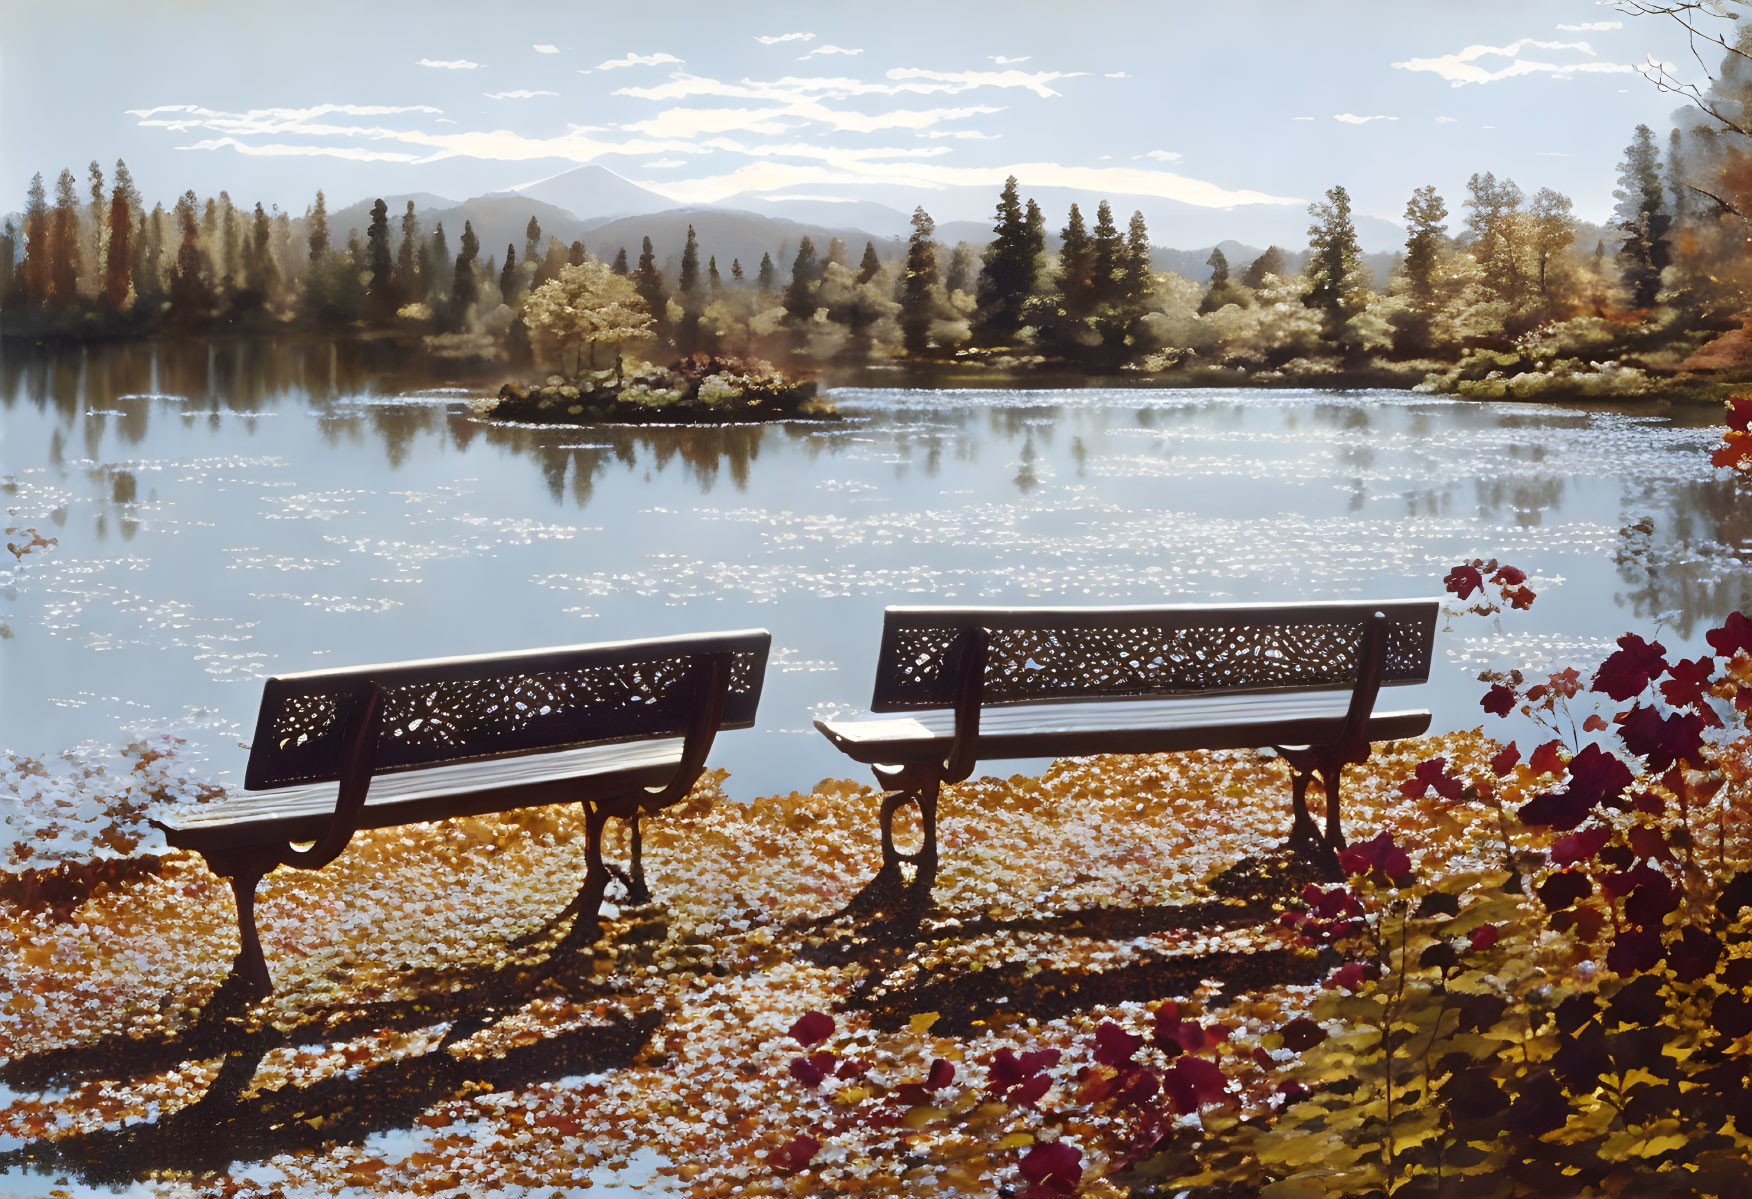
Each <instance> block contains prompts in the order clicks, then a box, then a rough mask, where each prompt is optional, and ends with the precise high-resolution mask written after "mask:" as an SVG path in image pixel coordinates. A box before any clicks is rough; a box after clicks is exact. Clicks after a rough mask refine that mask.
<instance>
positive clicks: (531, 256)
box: [523, 215, 541, 262]
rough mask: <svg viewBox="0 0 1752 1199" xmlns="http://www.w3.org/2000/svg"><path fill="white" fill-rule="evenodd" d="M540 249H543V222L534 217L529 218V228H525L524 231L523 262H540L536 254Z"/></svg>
mask: <svg viewBox="0 0 1752 1199" xmlns="http://www.w3.org/2000/svg"><path fill="white" fill-rule="evenodd" d="M540 247H541V222H540V221H538V220H536V219H535V217H534V216H533V215H532V216H530V218H529V224H528V225H527V226H525V227H524V230H523V261H525V262H536V261H538V260H539V258H538V255H537V254H536V250H537V249H539V248H540Z"/></svg>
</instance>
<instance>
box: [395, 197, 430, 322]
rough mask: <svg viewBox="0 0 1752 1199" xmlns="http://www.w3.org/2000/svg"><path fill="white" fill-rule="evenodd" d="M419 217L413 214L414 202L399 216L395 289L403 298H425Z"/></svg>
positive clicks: (409, 202)
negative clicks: (399, 229)
mask: <svg viewBox="0 0 1752 1199" xmlns="http://www.w3.org/2000/svg"><path fill="white" fill-rule="evenodd" d="M420 242H421V238H420V218H419V217H417V216H415V215H414V202H413V201H412V200H409V201H408V206H407V208H406V210H405V211H403V213H402V217H401V245H399V246H397V247H396V251H395V290H396V294H397V295H399V296H401V297H402V298H403V299H405V300H409V301H416V300H423V299H425V298H426V281H425V280H424V279H423V278H422V277H421V276H422V272H421V270H420Z"/></svg>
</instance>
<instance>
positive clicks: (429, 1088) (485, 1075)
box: [0, 907, 667, 1185]
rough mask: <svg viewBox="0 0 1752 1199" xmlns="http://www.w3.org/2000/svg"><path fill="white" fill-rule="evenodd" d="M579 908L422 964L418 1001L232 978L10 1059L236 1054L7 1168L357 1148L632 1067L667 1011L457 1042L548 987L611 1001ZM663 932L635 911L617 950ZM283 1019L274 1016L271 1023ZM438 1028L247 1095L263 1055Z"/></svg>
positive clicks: (121, 1178) (60, 1077) (48, 1066)
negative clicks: (196, 1085) (425, 1047)
mask: <svg viewBox="0 0 1752 1199" xmlns="http://www.w3.org/2000/svg"><path fill="white" fill-rule="evenodd" d="M573 914H574V909H573V908H572V907H568V908H567V909H566V910H565V911H564V912H562V913H560V914H559V915H557V916H555V917H554V918H553V919H552V920H550V921H549V922H548V924H547V925H546V926H545V927H544V929H542V930H538V931H537V932H535V933H533V934H531V935H529V936H526V937H523V938H521V939H520V940H519V941H518V942H516V943H514V945H513V946H509V947H507V948H512V949H515V948H522V949H523V950H524V953H523V954H522V955H521V956H513V955H510V954H508V955H507V958H509V959H510V960H502V961H500V962H496V963H493V964H488V965H479V966H471V967H461V968H454V967H452V968H424V967H415V968H411V969H410V970H408V971H407V972H405V974H404V975H403V976H402V977H400V978H398V984H399V986H400V988H401V989H402V990H404V991H405V992H406V993H408V994H409V995H410V996H411V997H409V998H400V999H393V1000H386V1001H381V1002H367V1003H353V1004H334V1005H319V1006H313V1007H308V1008H301V1009H298V1010H296V1011H295V1012H292V1013H283V1012H282V1013H267V1014H265V1013H263V1012H262V1011H260V1010H258V1009H256V1008H254V1007H253V1006H252V1004H251V1003H250V1001H249V999H248V998H247V996H246V995H245V993H244V988H243V984H242V982H241V980H240V979H239V978H238V977H237V976H236V975H235V974H233V975H232V976H230V977H228V978H227V979H226V980H225V982H223V983H222V984H221V985H220V986H219V988H218V989H217V990H216V991H215V992H214V993H213V995H212V997H211V998H210V999H209V1001H208V1002H207V1004H206V1006H205V1007H203V1008H202V1009H201V1011H200V1013H199V1015H198V1016H197V1017H196V1019H195V1020H194V1021H193V1023H191V1024H190V1025H188V1026H187V1027H185V1028H183V1029H181V1030H179V1031H177V1032H174V1033H172V1034H170V1035H168V1036H164V1037H160V1038H137V1037H132V1036H128V1035H126V1034H120V1035H115V1036H110V1037H106V1038H103V1039H101V1040H99V1041H96V1042H93V1043H90V1044H85V1045H79V1046H70V1047H66V1048H61V1049H55V1050H50V1051H47V1052H44V1053H39V1054H32V1055H29V1056H25V1057H21V1058H17V1059H14V1060H12V1061H10V1062H6V1063H4V1064H3V1065H0V1085H5V1086H9V1087H13V1088H17V1089H43V1088H47V1087H50V1086H67V1085H76V1084H78V1083H81V1082H89V1081H94V1080H103V1081H119V1082H122V1083H124V1084H125V1083H127V1082H128V1081H129V1080H135V1081H141V1080H144V1079H147V1078H150V1077H152V1076H155V1075H158V1074H161V1073H163V1072H165V1071H168V1070H172V1069H174V1068H176V1067H178V1066H180V1065H183V1064H185V1063H190V1062H201V1061H212V1060H213V1059H215V1058H222V1059H223V1061H222V1062H221V1064H220V1066H219V1070H218V1074H217V1075H216V1076H215V1077H214V1079H213V1081H212V1082H211V1083H210V1084H209V1085H208V1087H207V1090H206V1093H205V1094H204V1095H202V1097H201V1098H200V1099H198V1100H197V1101H195V1102H194V1103H192V1104H189V1105H188V1106H187V1107H183V1108H180V1109H178V1110H177V1111H174V1112H171V1113H168V1114H165V1115H161V1116H159V1117H158V1118H157V1119H154V1120H149V1121H141V1122H136V1123H131V1124H126V1125H124V1126H122V1127H120V1128H102V1129H98V1130H94V1131H90V1132H84V1133H75V1134H72V1135H69V1136H65V1137H60V1138H56V1139H54V1140H39V1141H31V1142H27V1143H26V1144H25V1145H23V1146H21V1147H19V1148H16V1149H13V1150H10V1151H8V1152H5V1153H0V1170H5V1169H8V1168H17V1167H24V1168H27V1169H30V1168H34V1169H38V1170H43V1171H51V1172H57V1173H68V1174H74V1175H77V1176H79V1177H80V1178H81V1179H82V1180H83V1181H84V1182H86V1183H89V1184H100V1185H116V1184H122V1183H126V1182H128V1181H131V1180H133V1179H136V1178H138V1177H141V1176H142V1175H144V1174H145V1173H146V1172H147V1171H149V1170H170V1171H177V1172H188V1173H192V1174H196V1175H199V1174H203V1173H208V1172H212V1171H220V1170H224V1169H225V1168H226V1167H228V1166H229V1165H231V1164H232V1163H234V1162H239V1161H262V1160H266V1159H268V1158H271V1157H273V1156H275V1155H277V1154H281V1153H288V1152H297V1151H299V1150H311V1149H317V1148H320V1147H322V1146H324V1145H329V1144H335V1143H357V1142H359V1141H361V1140H363V1139H364V1138H365V1137H367V1136H370V1135H371V1134H373V1133H377V1132H386V1131H390V1130H395V1129H406V1128H410V1127H412V1126H413V1123H414V1118H415V1117H416V1116H418V1115H419V1114H420V1113H421V1112H422V1111H425V1110H426V1109H428V1108H430V1107H432V1106H434V1105H436V1104H439V1103H442V1102H444V1101H446V1100H448V1099H453V1098H457V1097H460V1096H462V1095H465V1094H468V1093H470V1092H471V1091H474V1090H481V1089H488V1090H495V1091H498V1090H507V1089H512V1088H516V1087H522V1086H528V1085H531V1084H533V1083H537V1082H542V1081H546V1080H550V1079H555V1078H562V1077H565V1076H567V1075H573V1074H590V1073H597V1072H601V1071H607V1070H615V1069H620V1068H624V1067H626V1066H629V1065H630V1064H631V1063H632V1062H633V1061H634V1060H635V1059H636V1058H637V1056H638V1054H639V1053H640V1051H641V1050H642V1049H643V1048H644V1047H645V1045H646V1044H647V1043H648V1042H649V1041H650V1039H651V1037H652V1035H653V1034H654V1033H655V1032H656V1030H657V1028H658V1026H659V1025H660V1023H661V1021H662V1013H661V1012H660V1011H648V1012H644V1013H640V1014H637V1015H628V1014H622V1015H620V1016H618V1017H615V1016H611V1017H609V1018H608V1019H607V1020H605V1021H604V1022H602V1023H599V1024H591V1025H588V1026H584V1027H580V1028H573V1029H567V1030H564V1031H560V1032H557V1033H552V1034H549V1035H545V1036H543V1037H542V1038H541V1039H540V1040H538V1041H536V1042H535V1043H533V1044H524V1045H516V1046H514V1047H512V1048H509V1049H507V1050H505V1051H504V1052H502V1053H499V1054H496V1055H493V1056H482V1057H477V1056H474V1055H472V1054H470V1053H468V1052H466V1051H463V1052H452V1051H451V1050H452V1048H453V1047H454V1046H456V1045H457V1044H458V1043H459V1042H462V1041H465V1040H466V1039H467V1038H469V1037H470V1036H473V1035H474V1034H476V1033H479V1032H482V1031H485V1030H489V1029H491V1028H493V1027H494V1026H495V1025H496V1024H498V1023H499V1022H500V1021H501V1020H503V1019H504V1018H506V1017H507V1016H510V1015H512V1014H514V1013H516V1012H518V1011H519V1010H521V1009H522V1008H523V1007H525V1006H526V1005H527V1004H528V1003H529V1002H530V1001H532V1000H535V999H538V998H549V997H555V996H560V995H570V996H571V997H573V998H574V999H578V1000H610V1001H612V1000H613V998H614V995H613V993H612V992H610V991H608V990H606V989H604V988H602V987H600V986H598V985H597V984H596V983H595V982H594V981H593V980H594V978H595V975H596V962H597V955H596V954H595V953H593V952H592V946H593V943H594V942H595V940H596V928H595V927H594V925H593V924H592V923H591V922H586V921H576V920H571V919H570V918H571V916H572V915H573ZM568 921H570V923H569V924H568ZM666 931H667V930H666V928H665V927H664V926H663V924H662V923H661V921H660V920H658V921H651V922H646V923H643V924H641V923H638V922H635V923H634V925H633V927H632V929H631V930H630V931H629V933H628V934H626V935H623V936H622V937H620V938H618V945H619V946H620V947H621V948H623V949H624V948H625V947H626V946H627V945H628V943H629V942H631V943H634V944H635V945H636V944H637V943H639V942H654V941H655V942H660V941H661V940H662V939H663V937H664V935H665V934H666ZM544 934H546V935H545V936H544ZM544 950H545V952H544ZM270 1015H271V1016H272V1017H273V1019H272V1022H270V1019H269V1018H266V1017H267V1016H270ZM441 1024H448V1026H449V1027H448V1028H447V1029H446V1030H445V1032H444V1035H443V1038H442V1040H441V1041H440V1042H439V1044H438V1045H437V1047H436V1048H435V1049H432V1050H429V1051H427V1052H425V1053H423V1054H419V1055H415V1056H408V1057H402V1058H395V1059H390V1060H377V1061H372V1062H368V1063H365V1064H363V1065H361V1066H359V1067H355V1068H352V1069H349V1070H344V1071H337V1072H335V1073H333V1074H330V1075H329V1076H327V1077H324V1078H322V1079H320V1080H318V1081H316V1082H313V1083H310V1084H308V1085H302V1086H301V1085H293V1084H287V1085H284V1086H280V1087H278V1088H275V1089H273V1090H267V1091H262V1092H259V1093H249V1088H250V1084H251V1081H252V1080H253V1078H254V1077H255V1075H256V1072H257V1070H258V1069H259V1067H260V1066H261V1064H262V1061H263V1059H264V1058H266V1057H267V1055H268V1054H269V1053H270V1052H272V1051H273V1050H276V1049H282V1048H296V1047H299V1046H310V1045H330V1044H336V1043H339V1042H344V1041H346V1040H349V1039H351V1038H354V1037H358V1036H363V1035H368V1034H371V1033H381V1032H385V1031H403V1032H412V1031H416V1030H419V1029H423V1028H431V1027H433V1026H435V1025H441Z"/></svg>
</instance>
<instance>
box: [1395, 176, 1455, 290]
mask: <svg viewBox="0 0 1752 1199" xmlns="http://www.w3.org/2000/svg"><path fill="white" fill-rule="evenodd" d="M1447 219H1448V205H1447V203H1446V202H1445V201H1443V199H1442V197H1441V196H1439V195H1437V194H1436V188H1435V185H1434V184H1425V185H1424V186H1423V187H1420V188H1418V189H1417V190H1415V191H1413V192H1412V193H1411V199H1410V200H1408V201H1406V204H1405V278H1406V281H1407V282H1409V283H1410V285H1411V299H1412V303H1414V304H1417V305H1419V306H1421V307H1425V308H1427V307H1429V306H1430V305H1431V304H1433V303H1434V302H1435V298H1436V266H1437V263H1438V261H1439V259H1440V256H1441V250H1442V242H1443V241H1444V240H1445V239H1446V237H1447V234H1448V226H1447V224H1446V223H1445V222H1446V221H1447Z"/></svg>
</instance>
